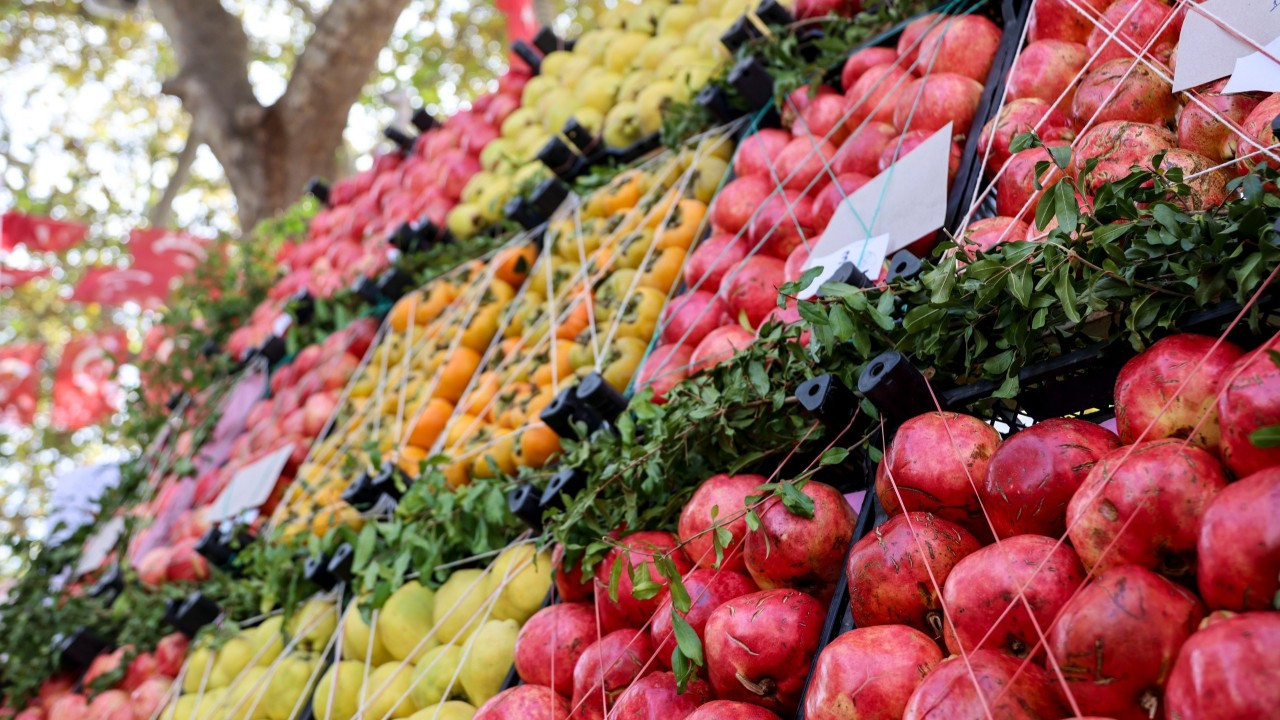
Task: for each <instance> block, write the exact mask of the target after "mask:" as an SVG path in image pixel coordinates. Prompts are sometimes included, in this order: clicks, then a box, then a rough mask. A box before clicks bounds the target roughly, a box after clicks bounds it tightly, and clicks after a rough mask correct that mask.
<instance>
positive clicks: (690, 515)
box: [677, 474, 768, 571]
mask: <svg viewBox="0 0 1280 720" xmlns="http://www.w3.org/2000/svg"><path fill="white" fill-rule="evenodd" d="M766 482H768V479H767V478H765V477H764V476H763V475H725V474H720V475H712V476H711V477H709V478H707V479H706V480H704V481H703V482H702V484H701V485H699V486H698V489H697V490H694V491H693V496H692V497H690V498H689V501H688V502H687V503H685V506H684V509H683V510H681V511H680V523H679V526H678V528H677V534H678V535H679V536H680V542H681V544H682V545H683V547H684V550H685V552H686V553H687V554H688V555H689V557H690V558H691V559H692V560H693V562H694V563H696V564H697V565H698V567H704V568H710V567H715V564H716V552H715V543H714V539H713V538H712V537H711V528H712V527H723V528H724V529H726V530H728V531H729V535H730V540H729V542H728V543H726V546H725V548H724V562H723V563H722V565H721V566H722V567H723V568H724V569H726V570H738V571H745V570H746V569H747V565H746V561H745V560H744V559H743V556H742V542H743V539H744V538H745V537H746V534H747V519H746V499H747V497H749V496H751V495H758V494H760V493H759V491H758V490H757V489H756V488H758V487H760V486H761V485H763V484H764V483H766Z"/></svg>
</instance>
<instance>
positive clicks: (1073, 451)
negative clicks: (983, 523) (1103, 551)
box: [978, 418, 1121, 538]
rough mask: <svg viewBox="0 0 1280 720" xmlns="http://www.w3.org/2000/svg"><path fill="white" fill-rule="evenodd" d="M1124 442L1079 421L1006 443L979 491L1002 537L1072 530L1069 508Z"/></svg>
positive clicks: (1039, 426)
mask: <svg viewBox="0 0 1280 720" xmlns="http://www.w3.org/2000/svg"><path fill="white" fill-rule="evenodd" d="M1120 444H1121V443H1120V438H1118V437H1116V436H1115V434H1114V433H1112V432H1111V431H1110V430H1107V429H1105V428H1103V427H1101V426H1099V425H1095V424H1093V423H1091V422H1087V421H1084V420H1076V419H1074V418H1052V419H1049V420H1045V421H1043V422H1039V423H1036V424H1035V425H1032V426H1031V427H1030V428H1027V429H1026V430H1023V431H1022V432H1020V433H1017V434H1016V435H1014V436H1013V437H1011V438H1009V439H1008V440H1005V441H1004V442H1003V443H1001V445H1000V447H999V448H997V449H996V453H995V455H993V456H992V457H991V462H990V463H989V464H988V465H987V476H986V478H985V480H984V482H983V483H982V485H981V486H980V487H979V488H978V495H979V497H981V498H982V506H983V507H984V508H985V509H986V511H987V517H989V518H990V519H991V525H992V526H993V527H994V528H995V531H996V536H997V537H1002V538H1005V537H1010V536H1012V535H1048V536H1049V537H1062V536H1063V534H1064V533H1066V531H1067V503H1069V502H1070V501H1071V496H1072V495H1075V493H1076V490H1077V489H1079V487H1080V484H1081V483H1083V482H1084V480H1085V478H1086V477H1087V476H1088V475H1089V471H1090V470H1092V469H1093V466H1094V465H1095V464H1097V462H1098V460H1099V459H1101V458H1102V457H1103V456H1104V455H1106V454H1107V453H1109V452H1111V451H1112V450H1115V449H1116V448H1118V447H1120Z"/></svg>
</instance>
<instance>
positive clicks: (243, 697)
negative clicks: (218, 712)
mask: <svg viewBox="0 0 1280 720" xmlns="http://www.w3.org/2000/svg"><path fill="white" fill-rule="evenodd" d="M270 675H271V670H270V669H269V668H266V667H261V666H257V667H251V668H249V669H247V670H245V671H244V672H243V673H241V674H240V678H239V679H238V680H236V681H235V682H233V683H231V684H230V685H228V686H227V698H228V700H227V707H226V708H224V709H225V710H226V712H227V716H228V717H234V718H237V720H242V719H244V718H254V717H259V716H262V715H264V714H265V713H264V712H263V711H262V710H261V709H260V708H261V705H262V700H263V697H264V696H265V695H266V692H267V687H268V686H269V685H270V680H271V678H270Z"/></svg>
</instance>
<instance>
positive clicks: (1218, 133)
mask: <svg viewBox="0 0 1280 720" xmlns="http://www.w3.org/2000/svg"><path fill="white" fill-rule="evenodd" d="M1226 84H1227V81H1226V79H1225V78H1224V79H1222V80H1219V81H1218V82H1215V83H1212V84H1210V85H1207V86H1202V87H1199V88H1193V89H1191V90H1188V91H1187V92H1186V104H1184V105H1183V106H1182V112H1181V113H1179V114H1178V147H1180V148H1185V149H1187V150H1190V151H1192V152H1194V153H1197V154H1199V155H1203V156H1205V157H1207V158H1209V159H1210V160H1211V161H1213V162H1214V163H1215V164H1216V163H1220V162H1222V161H1224V160H1230V159H1231V158H1233V157H1235V156H1236V149H1237V147H1238V145H1239V143H1240V135H1239V133H1238V132H1237V131H1236V130H1235V129H1234V128H1239V127H1242V126H1243V124H1244V121H1245V118H1247V117H1249V113H1251V112H1253V109H1254V108H1256V107H1257V106H1258V100H1257V99H1255V98H1252V97H1250V96H1248V95H1244V94H1235V95H1224V94H1222V90H1223V88H1224V87H1226ZM1219 118H1221V120H1220V119H1219ZM1223 120H1225V121H1226V122H1223ZM1233 126H1234V127H1233Z"/></svg>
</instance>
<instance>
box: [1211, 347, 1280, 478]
mask: <svg viewBox="0 0 1280 720" xmlns="http://www.w3.org/2000/svg"><path fill="white" fill-rule="evenodd" d="M1276 349H1280V336H1277V337H1275V338H1272V339H1271V340H1270V341H1268V342H1267V344H1266V345H1264V346H1262V347H1261V348H1259V349H1258V350H1256V351H1254V352H1252V353H1250V354H1248V355H1246V356H1244V357H1242V358H1240V359H1239V360H1237V361H1236V363H1235V364H1234V365H1232V366H1231V367H1230V368H1228V369H1227V371H1226V374H1225V377H1224V379H1223V382H1224V383H1225V387H1224V388H1223V391H1222V395H1221V396H1220V397H1219V398H1218V426H1219V428H1220V430H1221V432H1222V437H1221V440H1220V441H1219V450H1220V452H1221V453H1222V461H1223V462H1225V463H1226V464H1227V467H1228V468H1230V469H1231V472H1233V473H1235V475H1236V477H1245V476H1246V475H1252V474H1253V473H1255V472H1257V471H1259V470H1263V469H1266V468H1269V467H1271V466H1273V465H1280V448H1261V447H1258V446H1257V445H1254V444H1253V441H1252V440H1251V439H1250V438H1249V436H1250V435H1252V434H1253V433H1254V432H1256V431H1257V430H1258V429H1259V428H1264V427H1269V426H1271V425H1280V365H1277V364H1276V361H1275V360H1274V359H1272V357H1271V354H1270V353H1271V351H1273V350H1276Z"/></svg>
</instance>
